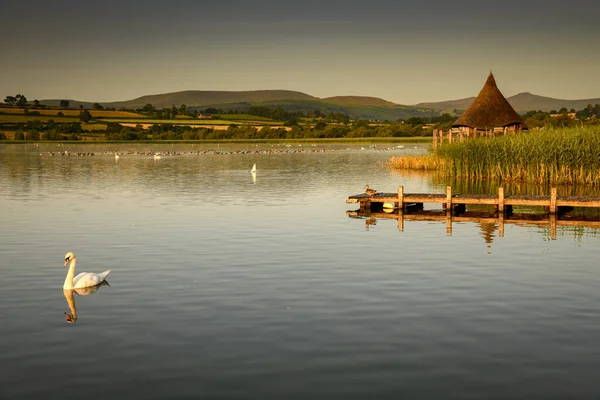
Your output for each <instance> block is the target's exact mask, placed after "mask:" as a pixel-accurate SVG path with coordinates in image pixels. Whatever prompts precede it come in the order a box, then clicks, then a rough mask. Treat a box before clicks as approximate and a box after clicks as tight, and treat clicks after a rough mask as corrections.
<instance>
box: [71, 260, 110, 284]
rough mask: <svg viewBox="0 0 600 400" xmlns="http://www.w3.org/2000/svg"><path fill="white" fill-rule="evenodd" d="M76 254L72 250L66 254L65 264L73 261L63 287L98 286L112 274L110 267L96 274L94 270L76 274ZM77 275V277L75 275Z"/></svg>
mask: <svg viewBox="0 0 600 400" xmlns="http://www.w3.org/2000/svg"><path fill="white" fill-rule="evenodd" d="M76 262H77V260H75V254H73V253H72V252H68V253H67V254H65V265H64V266H63V267H66V266H67V264H69V263H71V265H70V266H69V272H67V277H66V278H65V284H64V285H63V289H81V288H86V287H90V286H96V285H99V284H100V283H102V282H103V281H104V280H105V279H106V277H107V276H108V274H110V269H109V270H106V271H104V272H102V273H101V274H94V273H93V272H82V273H80V274H79V275H77V276H75V263H76ZM74 276H75V277H74Z"/></svg>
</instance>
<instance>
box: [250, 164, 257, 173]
mask: <svg viewBox="0 0 600 400" xmlns="http://www.w3.org/2000/svg"><path fill="white" fill-rule="evenodd" d="M250 172H252V173H253V174H255V173H256V164H254V165H253V166H252V169H251V170H250Z"/></svg>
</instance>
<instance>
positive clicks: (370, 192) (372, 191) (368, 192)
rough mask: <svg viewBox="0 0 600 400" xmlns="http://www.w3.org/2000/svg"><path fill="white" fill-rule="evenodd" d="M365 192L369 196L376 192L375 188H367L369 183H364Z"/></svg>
mask: <svg viewBox="0 0 600 400" xmlns="http://www.w3.org/2000/svg"><path fill="white" fill-rule="evenodd" d="M365 193H366V194H367V195H369V196H373V195H374V194H376V193H377V190H375V189H369V185H365Z"/></svg>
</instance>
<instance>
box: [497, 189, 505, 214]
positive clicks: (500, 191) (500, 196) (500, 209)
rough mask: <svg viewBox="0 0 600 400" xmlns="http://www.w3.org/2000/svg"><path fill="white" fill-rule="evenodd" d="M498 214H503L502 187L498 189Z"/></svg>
mask: <svg viewBox="0 0 600 400" xmlns="http://www.w3.org/2000/svg"><path fill="white" fill-rule="evenodd" d="M498 212H499V213H500V214H504V188H503V187H502V186H500V187H499V188H498Z"/></svg>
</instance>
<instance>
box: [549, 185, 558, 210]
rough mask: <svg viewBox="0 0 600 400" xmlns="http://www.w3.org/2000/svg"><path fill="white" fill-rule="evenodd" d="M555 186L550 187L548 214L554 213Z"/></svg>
mask: <svg viewBox="0 0 600 400" xmlns="http://www.w3.org/2000/svg"><path fill="white" fill-rule="evenodd" d="M556 210H557V208H556V188H552V189H550V214H556Z"/></svg>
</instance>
